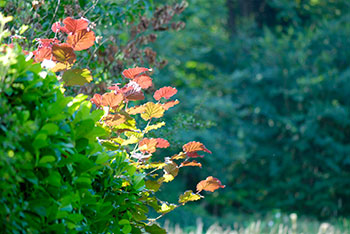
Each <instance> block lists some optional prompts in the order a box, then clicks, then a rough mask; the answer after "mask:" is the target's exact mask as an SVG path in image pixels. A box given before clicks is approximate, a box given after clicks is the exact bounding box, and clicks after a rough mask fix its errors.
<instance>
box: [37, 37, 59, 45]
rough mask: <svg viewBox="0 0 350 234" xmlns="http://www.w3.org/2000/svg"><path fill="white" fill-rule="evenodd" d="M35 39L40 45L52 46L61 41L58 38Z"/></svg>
mask: <svg viewBox="0 0 350 234" xmlns="http://www.w3.org/2000/svg"><path fill="white" fill-rule="evenodd" d="M35 40H36V41H38V42H39V47H51V46H52V44H58V43H60V41H59V40H57V39H56V38H53V39H41V38H36V39H35Z"/></svg>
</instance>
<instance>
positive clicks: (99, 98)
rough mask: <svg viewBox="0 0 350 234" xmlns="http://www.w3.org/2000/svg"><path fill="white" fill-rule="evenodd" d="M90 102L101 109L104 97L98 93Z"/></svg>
mask: <svg viewBox="0 0 350 234" xmlns="http://www.w3.org/2000/svg"><path fill="white" fill-rule="evenodd" d="M90 102H92V103H93V104H95V105H96V106H98V107H100V106H101V105H102V95H101V94H98V93H96V94H94V96H93V97H92V98H91V99H90Z"/></svg>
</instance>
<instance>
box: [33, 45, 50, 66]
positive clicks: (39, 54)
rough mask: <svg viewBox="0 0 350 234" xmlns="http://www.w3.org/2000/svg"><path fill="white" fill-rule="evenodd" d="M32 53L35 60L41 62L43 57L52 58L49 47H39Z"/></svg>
mask: <svg viewBox="0 0 350 234" xmlns="http://www.w3.org/2000/svg"><path fill="white" fill-rule="evenodd" d="M33 54H34V56H35V62H38V63H40V62H42V61H43V60H44V59H48V60H49V59H51V58H52V49H51V48H49V47H41V48H39V49H37V50H35V51H33Z"/></svg>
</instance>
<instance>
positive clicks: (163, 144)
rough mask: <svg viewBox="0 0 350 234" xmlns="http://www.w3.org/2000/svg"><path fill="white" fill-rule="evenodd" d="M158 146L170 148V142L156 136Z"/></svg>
mask: <svg viewBox="0 0 350 234" xmlns="http://www.w3.org/2000/svg"><path fill="white" fill-rule="evenodd" d="M156 140H157V148H168V147H169V146H170V144H169V142H168V141H167V140H165V139H162V138H156Z"/></svg>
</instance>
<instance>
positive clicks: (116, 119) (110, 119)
mask: <svg viewBox="0 0 350 234" xmlns="http://www.w3.org/2000/svg"><path fill="white" fill-rule="evenodd" d="M103 121H104V122H105V123H106V124H107V125H108V126H118V125H120V124H122V123H124V122H125V121H126V116H125V115H122V114H114V115H111V114H109V115H107V116H106V117H104V118H103Z"/></svg>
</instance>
